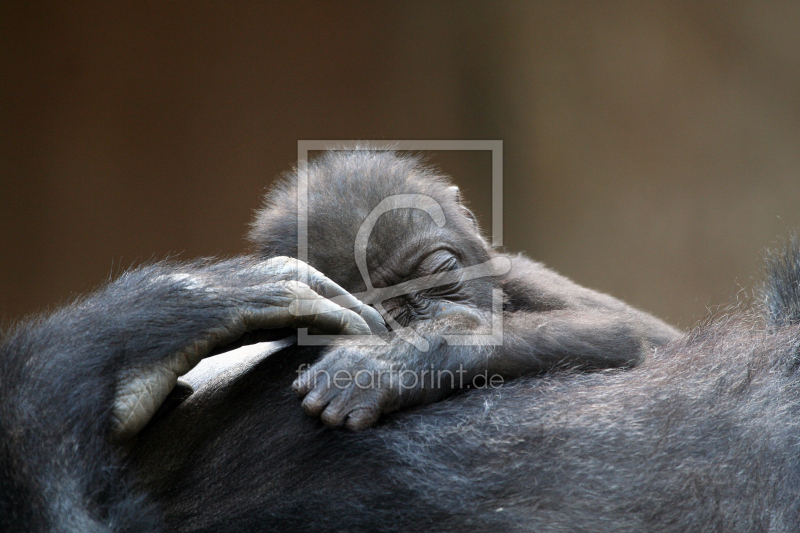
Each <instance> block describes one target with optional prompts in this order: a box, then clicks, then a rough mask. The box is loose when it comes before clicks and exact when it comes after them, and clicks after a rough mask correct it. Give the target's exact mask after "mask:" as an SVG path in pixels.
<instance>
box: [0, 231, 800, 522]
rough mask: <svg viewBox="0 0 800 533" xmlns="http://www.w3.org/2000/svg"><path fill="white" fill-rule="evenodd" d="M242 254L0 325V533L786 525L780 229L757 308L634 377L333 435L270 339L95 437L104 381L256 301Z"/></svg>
mask: <svg viewBox="0 0 800 533" xmlns="http://www.w3.org/2000/svg"><path fill="white" fill-rule="evenodd" d="M426 216H427V215H426ZM377 229H378V228H376V230H377ZM250 266H252V262H251V261H250V260H246V259H241V260H231V261H227V262H220V263H209V264H192V265H175V264H158V265H151V266H147V267H143V268H140V269H137V270H134V271H131V272H129V273H127V274H125V275H124V276H122V277H121V278H120V279H118V280H116V281H115V282H113V283H111V284H109V285H108V286H107V287H105V288H103V289H101V290H100V291H98V292H96V293H95V294H93V295H90V296H88V297H86V298H84V299H82V300H79V301H77V302H75V303H74V304H71V305H70V306H67V307H65V308H63V309H62V310H59V311H57V312H56V313H54V314H52V315H50V316H47V317H43V318H41V319H38V320H34V321H30V322H28V323H25V324H22V325H19V326H17V327H16V328H14V329H12V330H10V331H9V332H8V333H7V334H6V335H5V337H4V340H3V343H2V345H0V363H2V364H0V531H3V532H9V533H17V532H25V533H33V532H45V531H48V532H56V531H62V532H122V531H130V532H134V531H136V532H140V531H151V532H156V531H181V532H183V531H185V532H189V531H195V532H199V531H204V532H209V533H210V532H214V533H217V532H223V533H224V532H246V531H298V532H299V531H303V532H307V531H317V530H323V531H364V532H367V531H370V532H371V531H387V532H389V531H397V532H401V531H402V532H407V531H426V532H427V531H465V530H471V531H553V532H569V533H572V532H582V531H584V532H590V531H591V532H604V531H608V532H614V533H617V532H633V531H637V532H653V531H659V532H673V531H674V532H685V531H724V532H728V531H765V532H766V531H769V532H790V531H796V530H797V527H798V526H797V525H798V523H800V516H798V511H800V498H799V497H798V496H800V477H799V475H800V459H798V451H799V450H800V446H799V445H798V444H799V443H800V412H798V411H800V390H798V383H799V379H798V378H799V377H798V375H797V373H798V368H797V367H798V364H797V363H798V356H800V353H798V350H800V331H798V327H800V326H798V322H800V290H799V289H798V286H800V249H799V248H798V245H797V242H796V240H793V241H792V242H791V244H790V246H789V249H788V250H786V251H785V253H784V254H781V255H775V256H773V257H772V258H771V259H770V260H769V261H768V275H767V281H766V283H765V286H764V287H765V288H764V294H763V296H762V298H761V301H762V302H764V303H763V309H762V306H761V305H756V306H754V308H753V309H752V310H744V309H739V310H733V311H731V312H730V313H728V314H726V315H723V316H720V317H718V318H717V319H715V320H713V321H710V322H708V323H706V324H703V325H699V326H697V327H696V328H694V329H693V330H692V331H691V332H689V333H688V334H686V335H685V336H683V337H681V338H680V339H678V340H677V341H675V342H672V343H669V344H667V345H665V346H663V347H661V348H659V349H658V350H657V352H656V353H655V355H653V356H652V357H650V358H649V359H646V360H645V361H644V362H642V363H641V364H639V366H638V367H636V368H634V369H630V370H599V371H596V372H592V373H580V372H552V373H547V374H545V375H540V376H527V377H520V378H517V379H515V380H513V381H511V382H509V383H506V384H505V385H504V386H503V387H501V388H484V389H474V390H470V391H463V392H460V393H457V394H454V395H451V396H449V397H448V398H446V399H444V400H443V401H439V402H436V403H430V404H427V405H422V406H420V407H417V408H416V409H409V410H401V411H398V412H397V413H394V414H392V415H391V416H389V417H387V418H386V419H385V420H384V421H383V423H381V424H379V425H377V426H375V427H373V428H371V429H370V430H367V431H361V432H350V431H343V430H331V429H329V428H326V427H325V426H323V425H322V424H320V423H319V421H317V420H315V419H314V418H312V417H309V416H307V415H305V414H304V413H303V412H302V410H300V409H299V408H298V405H297V399H296V398H295V396H294V395H293V394H292V392H291V390H290V386H291V384H292V382H293V381H294V380H295V378H296V377H297V369H298V368H299V367H300V366H301V365H303V364H312V363H314V362H315V361H316V360H317V359H318V357H319V355H320V353H319V350H318V349H316V348H313V347H297V346H289V347H286V348H283V349H281V350H279V351H276V352H275V353H272V354H271V355H270V356H269V357H266V358H264V359H262V360H261V361H260V362H258V363H257V364H256V365H255V366H253V367H251V368H249V369H247V371H246V372H243V373H242V374H240V375H238V376H233V377H230V378H229V379H227V381H226V382H225V386H215V384H214V383H211V384H210V385H209V386H204V387H200V388H199V389H198V390H197V391H195V393H194V394H193V395H192V396H190V397H189V398H188V399H187V400H186V401H184V402H183V403H182V404H180V405H179V406H178V407H176V408H175V409H174V410H172V411H171V412H169V413H167V414H165V415H164V416H161V417H160V418H159V419H158V420H156V421H154V423H152V424H150V425H149V426H148V427H147V428H145V429H144V430H143V431H142V432H141V434H140V435H139V436H138V437H137V441H135V442H133V443H131V444H130V446H129V447H127V448H125V449H122V448H120V447H118V446H115V445H112V444H110V443H109V441H108V438H107V437H108V435H109V432H110V424H111V422H110V417H111V405H110V404H111V401H112V397H113V394H114V392H113V391H114V388H115V376H117V375H119V373H120V372H121V371H123V370H125V369H126V368H127V367H128V366H130V365H134V366H135V365H141V364H145V363H146V362H147V361H149V360H151V359H152V358H156V357H160V356H163V354H169V353H174V352H175V351H176V350H180V349H181V348H182V347H184V346H186V345H187V344H191V343H192V342H193V341H194V340H196V339H197V338H198V337H201V336H202V334H203V332H206V331H208V330H209V328H214V327H217V326H218V324H219V323H220V322H221V321H224V320H225V319H226V317H229V316H230V313H231V311H232V310H234V311H235V310H237V309H238V308H239V307H241V306H245V305H254V301H255V300H257V295H256V294H255V293H254V291H253V290H249V289H248V287H251V286H253V283H255V282H253V280H252V279H251V277H252V274H251V269H250V268H249V267H250ZM376 266H377V265H376ZM324 268H328V270H327V271H326V270H323V272H325V273H327V274H331V273H337V274H338V273H339V272H348V268H350V265H347V264H341V265H331V266H324ZM350 272H351V271H350ZM351 273H352V272H351ZM176 274H177V275H176ZM187 274H188V275H191V276H195V277H200V278H202V279H204V280H208V283H209V285H208V286H207V287H205V289H208V288H209V287H211V288H212V289H214V290H210V291H209V290H203V289H204V288H203V287H201V288H200V289H198V287H196V286H195V285H194V284H192V283H187V282H186V279H185V278H184V277H183V276H184V275H187ZM349 279H350V278H341V280H342V281H348V280H349ZM251 282H252V283H251ZM348 288H350V289H351V290H358V289H357V288H355V289H354V288H352V287H350V286H348ZM468 303H469V304H470V306H474V301H469V302H468ZM512 305H513V304H512Z"/></svg>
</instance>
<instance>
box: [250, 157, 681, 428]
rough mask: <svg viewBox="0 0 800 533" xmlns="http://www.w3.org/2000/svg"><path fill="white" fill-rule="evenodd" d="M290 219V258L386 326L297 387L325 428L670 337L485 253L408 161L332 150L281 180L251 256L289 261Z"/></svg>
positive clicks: (624, 354)
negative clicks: (303, 249)
mask: <svg viewBox="0 0 800 533" xmlns="http://www.w3.org/2000/svg"><path fill="white" fill-rule="evenodd" d="M298 220H302V221H307V224H306V228H304V229H306V230H307V233H306V234H305V235H304V233H301V234H300V237H301V238H307V254H303V257H301V259H304V260H306V261H307V262H308V263H309V264H310V265H312V266H313V267H315V268H316V269H317V270H319V271H321V272H323V273H324V274H325V275H327V276H329V277H330V278H331V279H332V280H333V281H335V282H336V283H338V284H339V285H341V286H342V287H343V288H345V289H346V290H348V291H350V292H351V293H353V294H354V295H355V296H357V297H358V298H359V299H360V300H361V301H362V302H364V303H366V304H370V305H373V306H374V307H375V308H376V309H378V310H379V311H380V312H381V314H382V315H383V317H384V319H385V320H386V322H387V324H388V325H389V326H390V327H391V329H392V332H391V333H390V334H388V335H385V336H384V337H383V340H384V341H385V342H381V343H376V342H366V341H365V339H363V338H359V339H346V340H342V339H341V338H340V339H338V340H336V341H334V342H333V343H332V345H331V346H330V347H329V348H328V349H327V350H326V351H325V352H323V354H322V358H321V359H320V360H319V361H318V362H317V363H316V364H314V365H313V366H311V368H309V369H306V371H305V372H303V373H302V374H301V375H300V376H299V377H298V379H297V380H296V381H295V383H294V386H293V387H294V390H295V392H296V393H297V394H298V395H299V396H300V397H302V398H303V404H302V405H303V408H304V409H305V411H306V412H307V413H309V414H310V415H313V416H319V417H321V419H322V421H323V422H325V423H326V424H327V425H330V426H340V425H344V426H346V427H348V428H351V429H362V428H366V427H369V426H370V425H372V424H374V423H375V422H376V421H377V420H378V418H379V417H380V415H381V414H382V413H387V412H391V411H395V410H398V409H401V408H404V407H409V406H414V405H423V404H427V403H431V402H435V401H437V400H439V399H441V398H443V397H445V396H447V395H448V394H451V393H452V392H453V391H455V390H458V389H462V388H468V387H470V386H473V385H479V386H486V385H487V384H491V385H495V384H498V383H502V382H503V380H505V379H510V378H514V377H518V376H521V375H523V374H537V373H544V372H548V371H551V370H556V369H581V370H593V369H603V368H611V367H629V366H633V365H636V364H637V363H638V362H639V361H641V360H642V358H643V357H645V356H646V354H647V353H648V352H650V351H651V350H652V349H653V347H655V346H659V345H661V344H664V343H666V342H667V341H669V340H671V339H674V338H675V337H676V336H677V335H678V332H677V331H676V330H675V329H673V328H672V327H670V326H668V325H667V324H665V323H664V322H662V321H660V320H658V319H656V318H654V317H652V316H650V315H648V314H646V313H643V312H640V311H638V310H636V309H633V308H631V307H630V306H628V305H626V304H624V303H623V302H621V301H619V300H616V299H614V298H612V297H610V296H608V295H605V294H601V293H598V292H595V291H592V290H589V289H586V288H583V287H580V286H578V285H576V284H575V283H572V282H571V281H570V280H568V279H566V278H564V277H562V276H560V275H558V274H556V273H555V272H553V271H551V270H549V269H547V268H545V267H544V266H543V265H541V264H540V263H536V262H534V261H531V260H530V259H528V258H526V257H524V256H522V255H508V254H503V253H500V252H497V251H495V250H493V249H492V247H491V246H489V244H488V243H487V242H486V240H485V239H484V238H483V237H482V236H481V233H480V230H479V228H478V225H477V222H476V220H475V217H474V216H473V215H472V213H471V212H470V211H469V210H468V209H467V208H466V207H465V206H464V204H463V203H462V201H461V198H460V196H459V191H458V188H457V187H454V186H452V185H451V184H450V183H449V182H448V181H447V179H446V178H444V177H443V176H441V175H440V174H437V173H436V172H435V171H433V170H431V169H430V168H428V167H426V166H424V165H422V164H421V162H420V161H419V159H418V158H416V157H413V156H405V155H400V154H398V153H396V152H392V151H375V150H357V151H331V152H327V153H325V154H324V155H323V156H321V157H320V158H318V159H316V160H315V161H314V162H312V163H310V164H309V165H308V166H306V167H301V168H300V169H298V170H297V171H296V172H294V173H292V174H289V175H287V176H285V177H284V178H283V179H282V181H280V182H278V184H277V185H276V186H275V187H273V189H272V190H271V192H270V193H269V194H268V195H267V198H266V202H265V207H264V208H263V209H262V210H261V212H260V213H259V214H258V216H257V218H256V220H255V222H254V224H253V228H252V231H251V234H250V236H251V239H252V240H253V242H254V243H255V245H256V247H257V253H258V254H259V255H260V256H262V258H272V257H277V256H291V257H298V222H297V221H298ZM372 340H373V341H374V340H375V338H372ZM387 344H388V345H387Z"/></svg>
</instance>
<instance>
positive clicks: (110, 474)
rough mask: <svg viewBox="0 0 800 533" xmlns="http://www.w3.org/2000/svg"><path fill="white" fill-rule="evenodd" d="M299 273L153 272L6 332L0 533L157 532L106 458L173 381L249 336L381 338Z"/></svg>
mask: <svg viewBox="0 0 800 533" xmlns="http://www.w3.org/2000/svg"><path fill="white" fill-rule="evenodd" d="M300 265H301V263H300V262H298V261H296V260H293V259H288V258H275V259H272V260H269V261H255V260H252V259H244V258H240V259H233V260H228V261H223V262H206V263H195V264H169V263H159V264H154V265H150V266H145V267H142V268H139V269H136V270H133V271H130V272H127V273H125V274H123V275H122V276H121V277H120V278H119V279H117V280H116V281H114V282H112V283H110V284H109V285H107V286H106V287H104V288H102V289H100V290H99V291H97V292H95V293H94V294H92V295H90V296H88V297H85V298H82V299H80V300H78V301H76V302H74V303H72V304H70V305H68V306H66V307H64V308H62V309H59V310H58V311H56V312H55V313H53V314H51V315H49V316H46V317H43V318H39V319H36V320H31V321H29V322H27V323H23V324H21V325H18V326H17V327H15V328H13V329H12V330H11V331H10V332H9V333H8V334H7V335H6V336H5V339H4V340H3V342H2V344H1V345H0V531H4V532H9V533H12V532H25V533H31V532H38V531H53V530H56V531H81V532H93V531H155V530H157V522H158V520H157V519H156V518H154V516H155V515H154V514H152V513H149V512H148V510H147V506H146V505H145V504H144V503H143V501H141V500H140V499H139V498H137V497H136V496H135V495H132V493H131V490H130V489H129V488H127V483H126V481H125V479H124V476H123V475H122V472H121V468H120V466H119V464H118V457H117V455H118V452H119V450H120V445H121V444H122V443H124V442H126V441H128V440H129V439H130V438H131V437H132V436H134V435H135V434H136V433H137V432H138V431H139V430H140V429H141V428H142V427H143V426H144V425H145V424H147V422H148V421H149V420H150V418H151V417H152V416H153V414H154V413H155V411H156V409H157V408H158V407H159V405H160V404H161V402H162V401H163V400H164V398H166V396H167V395H168V394H169V392H170V391H171V390H172V388H173V387H174V385H175V383H176V381H177V379H178V376H180V375H182V374H184V373H186V372H187V371H189V370H190V369H191V368H192V367H193V366H195V365H196V364H197V363H198V362H199V361H200V360H201V359H202V358H203V357H205V356H206V355H209V354H210V353H212V351H214V350H217V349H219V348H221V347H223V346H225V345H227V344H230V343H234V342H236V341H238V340H239V339H240V338H241V337H242V336H243V335H246V334H248V333H251V332H256V331H259V330H265V329H266V330H272V333H269V334H267V335H265V336H263V337H262V338H270V337H272V338H277V337H280V336H282V335H283V336H285V335H286V334H287V330H286V328H294V327H309V328H310V329H311V330H316V331H318V332H323V333H351V334H369V333H370V330H371V329H373V330H375V331H382V328H383V326H382V320H381V319H380V317H379V316H378V315H377V313H376V312H375V311H374V310H372V309H370V308H367V307H364V306H358V305H355V306H354V309H355V310H356V311H357V312H359V313H361V314H360V315H359V314H357V313H356V312H354V311H350V310H348V309H344V308H343V307H340V306H338V305H337V304H334V303H332V302H331V301H329V300H328V299H327V298H329V297H333V296H338V297H340V298H345V299H346V298H347V296H346V293H345V291H344V290H343V289H341V288H340V287H338V286H337V285H336V284H335V283H333V282H331V281H330V280H329V279H327V278H326V277H324V276H322V275H321V274H320V273H318V272H316V271H315V270H313V269H309V274H308V284H303V283H300V282H298V281H295V280H296V279H298V272H297V270H298V268H299V266H300ZM354 303H355V302H354Z"/></svg>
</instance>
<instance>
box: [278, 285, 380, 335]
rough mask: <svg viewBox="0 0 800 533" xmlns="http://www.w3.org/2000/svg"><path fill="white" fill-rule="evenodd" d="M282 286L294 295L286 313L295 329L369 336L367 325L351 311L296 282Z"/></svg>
mask: <svg viewBox="0 0 800 533" xmlns="http://www.w3.org/2000/svg"><path fill="white" fill-rule="evenodd" d="M285 283H286V288H287V289H288V290H290V291H291V292H292V293H293V294H294V299H293V300H292V301H291V303H290V304H289V309H288V311H289V313H291V314H292V315H293V316H294V325H295V326H296V327H311V328H314V329H316V330H318V331H320V332H325V333H330V334H334V335H337V334H342V335H369V334H371V333H372V330H371V329H370V326H369V325H368V324H367V322H366V321H365V320H364V319H363V318H362V317H361V316H359V315H358V314H357V313H355V312H354V311H351V310H350V309H345V308H344V307H342V306H340V305H338V304H337V303H335V302H333V301H331V300H328V299H327V298H324V297H323V296H321V295H319V294H317V293H316V292H314V291H313V290H312V289H311V288H310V287H309V286H308V285H305V284H303V283H300V282H296V281H288V282H285ZM373 311H374V310H373ZM376 312H377V311H376Z"/></svg>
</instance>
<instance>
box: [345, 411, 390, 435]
mask: <svg viewBox="0 0 800 533" xmlns="http://www.w3.org/2000/svg"><path fill="white" fill-rule="evenodd" d="M380 416H381V412H380V410H379V409H376V408H374V407H359V408H357V409H353V410H352V411H351V412H350V413H349V414H348V415H347V418H345V421H344V426H345V427H346V428H347V429H351V430H353V431H362V430H364V429H368V428H370V427H372V426H374V425H375V423H376V422H377V421H378V419H379V418H380Z"/></svg>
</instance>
